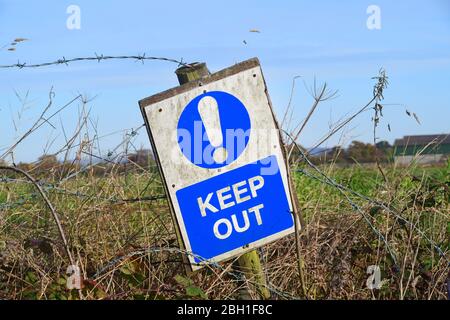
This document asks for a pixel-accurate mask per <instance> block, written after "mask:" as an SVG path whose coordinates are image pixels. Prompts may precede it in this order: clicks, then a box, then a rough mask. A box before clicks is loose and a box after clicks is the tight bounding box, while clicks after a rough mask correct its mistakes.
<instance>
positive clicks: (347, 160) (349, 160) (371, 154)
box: [292, 141, 393, 164]
mask: <svg viewBox="0 0 450 320" xmlns="http://www.w3.org/2000/svg"><path fill="white" fill-rule="evenodd" d="M303 152H305V153H307V154H309V159H310V160H311V161H312V162H313V163H315V164H320V163H330V162H335V163H340V164H354V163H374V162H376V161H377V159H378V161H379V162H381V163H387V162H391V161H392V160H393V147H392V146H391V145H390V144H389V142H387V141H380V142H378V143H377V144H376V145H373V144H371V143H364V142H361V141H352V143H351V144H350V145H349V146H348V147H347V148H343V147H341V146H335V147H332V148H329V149H319V150H310V151H308V150H306V149H303ZM292 156H294V157H300V152H298V150H296V151H294V152H293V155H292Z"/></svg>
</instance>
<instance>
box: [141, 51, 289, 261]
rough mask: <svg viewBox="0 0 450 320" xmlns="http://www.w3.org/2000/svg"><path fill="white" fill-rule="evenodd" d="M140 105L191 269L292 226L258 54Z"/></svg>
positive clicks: (280, 234)
mask: <svg viewBox="0 0 450 320" xmlns="http://www.w3.org/2000/svg"><path fill="white" fill-rule="evenodd" d="M139 104H140V107H141V110H142V114H143V116H144V119H145V121H146V125H147V129H148V133H149V136H150V141H151V143H152V147H153V150H154V153H155V158H156V161H157V163H158V167H159V169H160V172H161V176H162V177H163V182H164V185H165V188H166V192H167V194H168V198H169V202H170V204H171V210H172V213H173V215H174V218H175V220H176V223H177V225H178V227H179V231H180V234H181V237H182V241H183V245H184V247H185V249H186V250H187V251H189V252H191V253H192V255H189V260H190V262H191V265H192V268H193V270H196V269H198V268H200V267H201V266H202V264H205V263H208V262H218V261H221V260H224V259H228V258H230V257H232V256H235V255H240V254H242V253H244V252H245V251H248V250H251V249H253V248H255V247H258V246H262V245H264V244H266V243H268V242H270V241H273V240H276V239H279V238H281V237H283V236H285V235H287V234H290V233H292V232H293V231H294V220H293V219H294V217H293V214H292V201H291V195H290V192H289V185H288V175H287V174H288V173H287V170H286V164H285V159H284V154H283V150H282V145H281V143H280V134H279V130H278V127H277V124H276V121H275V119H274V115H273V112H272V109H271V104H270V99H269V97H268V94H267V89H266V84H265V81H264V77H263V74H262V70H261V67H260V65H259V62H258V60H257V59H251V60H247V61H244V62H242V63H239V64H237V65H235V66H233V67H230V68H227V69H224V70H222V71H219V72H217V73H214V74H212V75H210V76H207V77H204V78H202V79H201V80H199V81H191V82H189V83H186V84H184V85H182V86H179V87H176V88H173V89H170V90H168V91H165V92H162V93H159V94H156V95H154V96H151V97H149V98H146V99H143V100H141V101H140V102H139Z"/></svg>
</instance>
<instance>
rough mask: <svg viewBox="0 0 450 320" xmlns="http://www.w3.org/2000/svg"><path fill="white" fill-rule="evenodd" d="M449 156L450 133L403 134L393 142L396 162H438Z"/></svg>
mask: <svg viewBox="0 0 450 320" xmlns="http://www.w3.org/2000/svg"><path fill="white" fill-rule="evenodd" d="M449 156H450V134H430V135H420V136H404V137H403V138H402V139H397V140H395V142H394V159H395V163H397V164H410V163H411V162H413V161H414V162H415V163H419V164H429V163H438V162H442V161H445V159H447V157H449Z"/></svg>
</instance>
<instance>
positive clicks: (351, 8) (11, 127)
mask: <svg viewBox="0 0 450 320" xmlns="http://www.w3.org/2000/svg"><path fill="white" fill-rule="evenodd" d="M71 4H75V5H78V6H79V7H80V9H81V29H80V30H69V29H67V27H66V20H67V18H68V16H69V15H68V14H67V13H66V9H67V7H68V6H69V5H71ZM372 4H374V5H377V6H379V8H380V10H381V29H380V30H369V29H368V28H367V27H366V20H367V18H368V16H369V15H368V14H367V13H366V9H367V7H368V6H369V5H372ZM250 29H258V30H260V33H251V32H249V30H250ZM17 37H23V38H27V39H29V41H26V42H23V43H20V44H19V45H18V46H17V50H16V51H7V50H5V49H3V50H1V51H0V64H1V65H4V64H10V63H16V62H17V61H18V60H19V61H21V62H27V63H37V62H46V61H50V60H56V59H58V58H61V57H63V56H64V57H66V58H71V57H78V56H92V55H93V54H94V52H96V53H99V54H100V53H102V54H105V55H133V54H140V53H143V52H146V53H147V55H155V56H164V57H170V58H175V59H180V58H183V60H184V61H187V62H192V61H205V62H207V63H208V67H209V69H210V70H211V71H217V70H220V69H222V68H225V67H228V66H230V65H232V64H234V63H235V62H238V61H242V60H245V59H248V58H251V57H254V56H257V57H259V59H260V61H261V64H262V68H263V71H264V74H265V77H266V81H267V84H268V87H269V93H270V95H271V98H272V102H273V104H274V108H275V111H276V113H277V115H278V117H279V118H281V117H282V113H283V110H284V108H285V107H286V105H287V103H288V100H289V94H290V89H291V82H292V78H293V77H294V76H296V75H301V76H302V78H303V79H304V80H305V82H306V83H307V84H312V82H313V80H314V78H316V79H317V81H326V82H327V83H328V85H329V86H330V88H333V89H337V90H339V97H338V98H337V99H334V100H332V101H328V102H326V103H323V104H321V105H320V106H319V108H318V110H317V112H316V113H315V114H314V115H313V118H312V120H311V122H310V123H309V125H308V127H307V128H306V129H305V131H304V132H303V134H302V136H301V137H300V143H301V144H303V145H305V146H312V145H314V143H315V142H317V141H318V140H319V139H320V137H321V136H322V135H323V134H325V133H326V132H327V131H328V130H329V124H330V123H332V122H334V121H337V120H338V119H340V118H341V117H342V116H344V115H346V114H348V113H349V112H352V111H355V110H357V109H358V108H359V107H360V106H362V105H363V104H364V103H365V102H366V101H368V100H369V99H370V97H371V94H372V86H373V84H374V80H372V79H371V77H372V76H375V75H376V74H377V72H378V70H379V68H381V67H384V68H385V69H386V71H387V74H388V76H389V81H390V86H389V87H388V89H387V90H386V92H385V101H384V102H385V103H386V104H387V106H386V108H385V110H384V117H383V119H382V120H381V124H380V126H379V130H378V131H379V132H378V137H379V138H380V139H384V140H388V141H390V142H393V140H394V139H395V138H397V137H401V136H403V135H407V134H430V133H444V132H450V121H449V119H450V1H445V0H440V1H439V0H434V1H384V0H383V1H379V0H373V1H362V0H361V1H345V2H344V1H339V2H338V1H261V0H260V1H248V0H246V1H234V0H232V1H220V2H219V1H189V2H186V1H158V2H157V1H133V0H129V1H126V2H124V1H92V0H91V1H84V0H83V1H81V0H78V1H76V0H74V1H62V0H58V1H49V0H45V1H44V0H42V1H23V0H14V1H13V0H0V47H2V46H3V45H4V44H8V43H9V42H11V40H13V39H14V38H17ZM244 40H245V41H246V42H247V44H244V42H243V41H244ZM175 68H176V65H175V64H171V63H167V62H152V61H149V62H147V63H146V64H144V65H142V64H140V63H135V62H134V61H106V62H102V63H100V64H97V63H96V62H81V63H73V64H71V65H70V66H69V67H66V66H53V67H46V68H39V69H27V70H25V69H23V70H6V69H0V149H2V148H4V147H6V146H8V145H9V144H11V143H12V142H13V141H14V138H15V137H17V136H19V135H20V133H21V132H23V131H25V130H26V129H27V128H28V127H29V126H31V124H32V123H33V120H34V119H35V118H36V116H37V115H38V114H39V112H40V111H41V110H42V108H43V107H44V106H45V105H46V103H47V97H48V91H49V89H50V87H52V86H53V87H54V91H55V93H56V96H55V102H54V107H52V108H54V110H56V108H57V107H59V106H61V105H62V104H64V103H65V102H66V101H68V100H69V99H71V98H72V97H74V96H75V95H77V94H78V93H83V94H87V95H88V96H91V97H93V96H96V98H95V100H93V101H92V103H91V107H92V111H91V115H92V117H93V119H94V120H95V121H97V123H98V131H99V134H100V135H101V134H107V133H109V132H114V131H118V130H122V129H128V128H133V127H137V126H139V125H140V124H142V123H143V120H142V117H141V114H140V111H139V108H138V104H137V102H138V100H140V99H142V98H144V97H146V96H149V95H152V94H154V93H157V92H159V91H162V90H165V89H167V88H170V87H173V86H176V85H177V79H176V77H175V75H174V73H173V72H174V70H175ZM28 90H29V102H30V103H29V104H27V106H26V107H27V108H26V110H24V111H23V112H21V113H20V117H19V112H20V110H21V103H20V102H19V100H18V99H17V97H16V92H17V93H18V94H19V95H22V96H23V95H25V93H26V92H27V91H28ZM397 104H401V106H400V105H397ZM310 105H311V98H310V97H309V95H308V93H307V92H306V90H305V88H304V87H303V84H302V82H301V81H300V82H298V83H297V87H296V90H295V94H294V98H293V106H294V107H295V114H294V116H295V119H296V120H301V119H303V117H304V116H305V115H306V113H307V112H308V110H309V108H310ZM404 106H406V108H407V109H408V110H410V111H412V112H415V113H416V114H417V115H418V116H419V118H420V120H421V125H419V124H417V123H416V122H415V121H414V119H412V118H409V117H408V116H407V115H406V113H405V107H404ZM77 117H78V109H77V107H76V106H75V107H71V108H68V109H67V110H65V111H64V112H63V113H61V115H60V117H57V118H55V119H54V121H53V122H52V124H53V125H54V126H55V127H56V129H53V128H52V127H51V126H49V125H44V126H42V128H41V129H39V130H38V131H37V132H36V133H34V134H33V135H32V136H30V137H29V139H27V141H26V142H24V143H23V144H22V145H21V146H20V147H19V148H18V149H17V151H16V154H15V157H16V160H18V161H31V160H34V159H36V158H37V157H38V156H39V155H40V154H42V152H43V151H44V150H45V147H46V145H48V142H50V141H54V142H53V145H54V147H50V148H49V151H50V152H51V150H52V148H54V149H57V147H58V146H60V145H61V144H63V142H64V138H63V134H62V133H61V130H60V125H61V124H63V125H64V127H65V128H66V130H67V131H68V132H70V131H71V130H74V128H75V126H76V123H75V122H76V119H77ZM12 119H14V122H13V121H12ZM388 123H389V124H390V126H391V132H389V131H388V130H387V124H388ZM371 127H372V125H371V114H370V113H366V114H363V115H362V116H361V117H359V118H358V119H356V121H354V122H353V123H352V124H351V125H350V126H348V127H347V128H346V130H345V135H344V136H341V135H337V136H336V137H335V138H333V139H331V140H330V141H329V142H328V144H327V145H328V146H332V145H333V144H335V143H340V142H343V143H344V144H345V143H348V142H349V141H351V140H361V141H367V142H369V141H371V140H372V138H373V137H372V128H371ZM16 129H17V130H16ZM122 135H123V134H121V133H119V134H117V135H114V136H111V137H108V138H106V139H103V140H102V141H101V142H102V150H99V152H100V153H102V152H105V150H108V149H109V148H112V147H113V146H115V145H116V144H117V143H118V142H119V141H120V140H121V139H122V138H123V137H122ZM135 145H138V146H141V145H142V146H143V147H149V142H148V138H147V136H146V134H145V132H144V131H142V132H141V133H140V135H139V136H138V137H137V138H136V143H135ZM327 145H325V146H327Z"/></svg>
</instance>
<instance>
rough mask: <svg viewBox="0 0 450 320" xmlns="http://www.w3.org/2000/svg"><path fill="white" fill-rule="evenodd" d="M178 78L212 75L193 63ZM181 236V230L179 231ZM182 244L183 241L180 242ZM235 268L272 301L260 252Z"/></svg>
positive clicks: (246, 292) (246, 293)
mask: <svg viewBox="0 0 450 320" xmlns="http://www.w3.org/2000/svg"><path fill="white" fill-rule="evenodd" d="M175 74H176V75H177V77H178V82H179V83H180V85H183V84H185V83H187V82H190V81H194V80H199V79H201V78H202V77H205V76H208V75H210V72H209V70H208V67H207V66H206V63H198V62H195V63H192V64H189V66H182V67H180V68H178V69H177V70H176V71H175ZM177 229H178V228H177ZM177 236H180V235H179V230H178V231H177ZM180 242H181V243H182V241H180ZM235 268H236V270H237V271H238V272H240V273H242V274H243V275H244V277H245V278H246V279H248V280H250V281H251V282H252V284H254V287H255V290H256V292H257V294H258V295H259V297H260V298H261V299H270V291H269V290H268V289H267V283H266V277H265V275H264V272H263V270H262V267H261V261H260V258H259V254H258V251H256V250H252V251H250V252H247V253H245V254H243V255H242V256H240V257H239V258H238V259H237V261H236V265H235ZM239 298H240V299H242V300H249V299H251V294H250V288H248V287H246V289H245V290H241V291H240V292H239Z"/></svg>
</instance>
